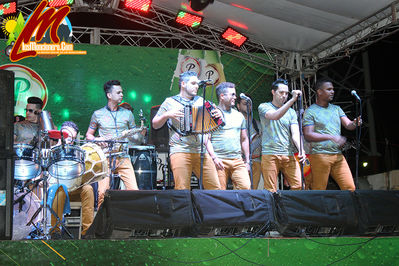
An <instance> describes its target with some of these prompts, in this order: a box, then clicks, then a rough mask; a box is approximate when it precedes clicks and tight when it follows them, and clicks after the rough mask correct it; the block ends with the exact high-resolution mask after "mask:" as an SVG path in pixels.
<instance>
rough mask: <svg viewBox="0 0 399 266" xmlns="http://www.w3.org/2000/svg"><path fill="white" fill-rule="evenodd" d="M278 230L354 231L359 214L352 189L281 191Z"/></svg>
mask: <svg viewBox="0 0 399 266" xmlns="http://www.w3.org/2000/svg"><path fill="white" fill-rule="evenodd" d="M274 199H275V202H276V220H277V230H278V231H279V233H280V234H282V235H284V236H295V237H299V236H338V235H342V234H355V233H356V232H357V226H358V217H357V213H356V206H355V202H354V200H353V197H352V193H351V192H350V191H340V190H328V191H323V190H313V191H279V192H277V193H275V194H274Z"/></svg>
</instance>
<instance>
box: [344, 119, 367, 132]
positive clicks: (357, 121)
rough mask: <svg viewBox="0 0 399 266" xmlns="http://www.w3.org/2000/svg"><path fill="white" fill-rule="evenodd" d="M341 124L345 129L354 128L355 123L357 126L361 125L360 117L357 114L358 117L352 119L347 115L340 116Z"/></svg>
mask: <svg viewBox="0 0 399 266" xmlns="http://www.w3.org/2000/svg"><path fill="white" fill-rule="evenodd" d="M341 124H342V125H343V126H344V128H346V129H347V130H355V129H356V125H358V126H361V125H362V118H361V117H360V116H359V117H358V118H355V119H354V120H350V119H349V118H348V117H347V116H341Z"/></svg>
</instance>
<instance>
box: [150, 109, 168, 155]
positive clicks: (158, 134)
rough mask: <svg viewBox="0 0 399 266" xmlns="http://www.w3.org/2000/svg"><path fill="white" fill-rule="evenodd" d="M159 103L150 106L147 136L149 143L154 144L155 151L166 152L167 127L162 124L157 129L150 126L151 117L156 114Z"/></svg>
mask: <svg viewBox="0 0 399 266" xmlns="http://www.w3.org/2000/svg"><path fill="white" fill-rule="evenodd" d="M159 107H160V105H156V106H153V107H151V114H150V116H151V121H150V125H151V130H150V138H149V141H148V142H149V144H152V145H154V146H155V148H156V150H157V152H168V151H169V129H168V126H167V125H166V123H165V125H163V126H162V127H161V128H159V129H154V128H153V127H152V119H153V118H154V116H155V115H156V114H157V112H158V110H159Z"/></svg>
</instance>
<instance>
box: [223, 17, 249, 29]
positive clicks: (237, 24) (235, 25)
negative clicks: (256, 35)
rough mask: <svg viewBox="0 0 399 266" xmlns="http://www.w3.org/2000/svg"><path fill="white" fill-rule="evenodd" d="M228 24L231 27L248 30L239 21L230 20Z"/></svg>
mask: <svg viewBox="0 0 399 266" xmlns="http://www.w3.org/2000/svg"><path fill="white" fill-rule="evenodd" d="M227 22H228V23H229V24H230V25H231V26H234V27H239V28H241V29H245V30H247V29H248V27H247V25H245V24H242V23H240V22H238V21H235V20H231V19H228V20H227Z"/></svg>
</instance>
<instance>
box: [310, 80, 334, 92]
mask: <svg viewBox="0 0 399 266" xmlns="http://www.w3.org/2000/svg"><path fill="white" fill-rule="evenodd" d="M327 82H330V83H332V81H331V79H329V78H322V79H319V80H317V81H316V84H315V85H314V90H315V91H317V90H318V89H321V87H322V86H323V84H324V83H327Z"/></svg>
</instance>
